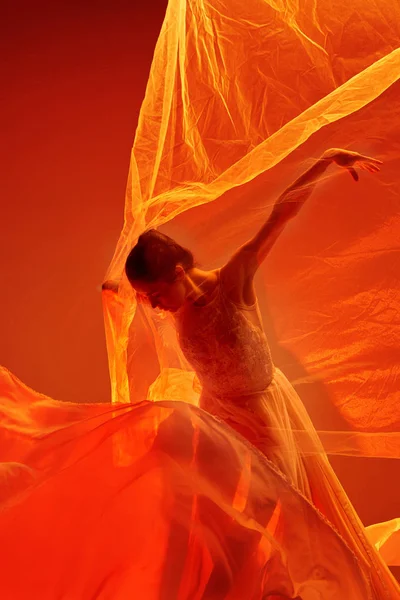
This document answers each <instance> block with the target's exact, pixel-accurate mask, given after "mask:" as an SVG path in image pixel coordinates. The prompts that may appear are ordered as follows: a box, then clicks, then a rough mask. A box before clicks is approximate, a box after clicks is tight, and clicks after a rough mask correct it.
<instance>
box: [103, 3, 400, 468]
mask: <svg viewBox="0 0 400 600" xmlns="http://www.w3.org/2000/svg"><path fill="white" fill-rule="evenodd" d="M399 17H400V7H399V5H398V4H397V3H392V2H389V1H388V0H376V1H374V2H368V3H366V2H357V3H351V5H349V3H346V2H344V1H339V2H336V3H335V5H334V7H333V5H332V4H331V3H330V2H327V1H325V0H321V1H319V2H317V1H315V2H303V1H299V2H266V1H264V0H250V1H249V2H245V3H243V2H240V1H237V2H235V1H231V0H229V1H228V0H226V1H220V0H216V1H214V0H213V1H212V2H190V1H185V0H171V1H170V2H169V4H168V8H167V12H166V16H165V20H164V23H163V26H162V30H161V33H160V36H159V39H158V42H157V45H156V49H155V53H154V59H153V63H152V67H151V72H150V76H149V81H148V85H147V90H146V95H145V98H144V101H143V105H142V108H141V112H140V118H139V125H138V129H137V132H136V136H135V141H134V145H133V149H132V156H131V165H130V171H129V180H128V186H127V195H126V203H125V224H124V228H123V231H122V234H121V237H120V240H119V242H118V246H117V249H116V252H115V255H114V258H113V261H112V263H111V265H110V268H109V270H108V273H107V274H106V279H113V280H115V279H117V280H119V279H121V278H122V279H121V284H120V287H119V295H118V296H116V295H115V294H113V293H112V292H109V291H104V292H103V300H104V311H105V318H106V331H107V342H108V352H109V360H110V373H111V382H112V396H113V401H114V402H117V401H123V402H126V401H130V402H137V401H139V400H141V399H143V398H146V397H149V394H150V398H152V399H157V397H158V398H163V397H165V395H166V394H167V396H168V397H170V396H171V389H172V388H171V386H175V388H176V386H177V387H178V388H180V392H179V394H180V399H182V400H190V401H192V402H196V394H195V393H193V386H190V385H189V386H188V382H190V381H192V379H193V373H192V372H191V369H190V367H188V365H187V364H186V363H185V361H184V360H183V358H182V356H181V355H180V352H179V349H178V347H177V343H176V339H175V338H174V332H173V328H172V326H171V325H170V323H168V319H165V318H162V316H160V315H156V314H154V311H153V312H151V311H150V312H149V311H146V310H145V309H143V308H142V307H139V308H137V307H136V305H135V298H134V297H133V295H132V292H131V291H130V289H129V286H128V285H127V282H126V279H125V278H124V276H123V266H124V261H125V258H126V256H127V253H128V252H129V250H130V248H131V247H132V246H133V244H134V243H135V241H136V239H137V237H138V235H139V234H140V233H141V232H142V231H143V230H144V229H146V228H149V227H160V226H163V225H164V230H165V231H166V232H167V233H169V234H170V235H172V237H175V238H176V239H177V241H179V242H181V243H185V244H187V245H188V246H189V247H190V248H191V249H192V250H194V252H195V255H196V256H197V258H198V260H199V261H200V263H201V264H202V265H204V266H205V267H211V266H218V265H220V264H222V263H223V261H224V260H226V259H227V258H228V257H229V255H230V254H231V253H232V252H233V251H234V250H235V249H236V248H237V247H238V246H239V245H240V244H241V243H243V242H244V241H246V239H248V238H249V237H250V236H251V235H253V234H254V233H255V232H256V230H257V228H258V227H260V226H261V225H262V223H263V222H264V220H265V219H266V218H267V216H268V214H269V210H270V209H271V207H272V204H273V202H274V200H275V199H276V197H277V195H278V194H279V193H280V192H281V191H282V190H283V189H284V188H285V186H287V185H288V184H289V183H291V181H292V180H293V179H294V178H295V176H297V175H298V174H299V173H300V172H302V171H303V170H305V168H307V167H308V166H310V164H312V161H313V160H314V159H316V158H318V156H319V155H320V154H321V153H322V151H323V150H325V149H326V148H327V147H332V146H335V147H345V148H351V149H355V150H358V151H361V152H364V153H367V154H370V155H373V156H376V157H378V158H380V159H381V160H383V161H384V166H383V168H382V171H381V173H380V175H379V176H378V177H375V178H371V177H368V176H366V175H364V174H363V175H364V176H363V177H361V181H360V182H359V183H358V184H355V183H354V182H353V181H352V180H351V178H350V177H349V176H348V174H347V173H341V172H339V170H338V169H336V170H335V169H334V168H332V169H331V170H330V171H329V173H328V175H327V176H326V178H325V181H324V182H322V183H320V186H319V188H318V189H317V191H316V192H315V193H314V195H313V196H312V197H311V199H310V200H309V201H308V204H307V206H305V207H304V208H303V210H302V211H301V213H299V215H298V216H297V217H296V219H295V220H294V221H292V222H291V223H290V225H288V227H287V230H286V231H285V232H284V233H283V234H282V236H281V238H280V240H279V241H278V243H277V245H276V247H275V248H274V250H273V252H272V253H271V255H270V256H269V257H268V259H267V261H266V262H265V264H264V265H263V268H262V269H261V274H260V276H259V279H258V282H257V285H258V292H259V295H260V299H261V305H262V309H263V316H264V323H265V326H266V329H267V333H268V335H269V337H270V339H271V342H272V345H273V348H274V347H275V354H276V356H278V357H279V356H281V357H283V359H282V358H281V361H282V360H283V364H285V360H286V362H287V364H288V370H289V375H290V378H291V380H292V381H293V383H294V384H295V385H298V386H301V395H302V397H303V398H304V399H305V401H306V402H307V396H310V397H311V396H312V389H313V386H314V387H315V385H317V384H320V383H322V384H323V388H324V394H323V395H324V397H325V399H326V402H327V403H328V404H329V405H330V406H331V408H332V410H331V414H334V417H333V420H332V422H331V423H330V424H327V423H320V424H317V426H318V428H319V429H320V430H321V434H323V432H326V433H324V434H323V435H325V436H326V437H327V438H329V441H328V439H327V450H328V451H330V452H332V453H335V452H337V453H344V454H346V453H348V454H366V455H375V456H394V455H396V456H398V455H399V452H400V450H399V448H400V440H399V436H398V434H397V433H396V432H397V431H398V430H399V424H400V409H399V408H398V403H396V393H397V389H398V380H397V377H398V369H399V366H398V365H399V361H398V342H399V338H398V330H399V329H398V328H399V300H398V293H397V286H398V274H397V271H398V248H399V246H398V238H399V202H398V194H399V180H398V169H399V153H398V139H399V133H400V103H399V96H400V93H399V92H400V88H399V84H398V81H397V80H398V77H399V74H400V50H397V49H396V48H397V46H398V42H399V38H400V30H399V23H400V18H399ZM396 265H397V267H396ZM144 356H145V358H146V359H145V360H143V357H144ZM289 356H290V359H289V358H288V357H289ZM396 356H397V358H396ZM139 357H140V358H139ZM180 376H181V383H183V382H185V385H177V382H178V381H179V377H180ZM160 377H161V379H160ZM149 387H151V390H150V393H149V391H148V390H149ZM175 388H174V387H173V389H175ZM299 389H300V388H299ZM155 390H157V394H156V393H155ZM183 390H186V391H183ZM172 395H173V394H172ZM317 412H318V410H317ZM335 430H336V431H337V432H338V431H349V430H350V431H352V432H355V431H358V432H360V436H359V437H358V438H357V439H356V438H354V435H353V438H352V439H353V441H352V442H351V443H350V444H349V443H348V440H349V439H350V438H349V436H348V435H347V436H346V439H345V438H344V437H343V435H342V434H336V435H334V433H333V432H334V431H335ZM328 431H329V433H328ZM366 434H367V435H366ZM369 434H371V435H369Z"/></svg>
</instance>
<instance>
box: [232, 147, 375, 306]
mask: <svg viewBox="0 0 400 600" xmlns="http://www.w3.org/2000/svg"><path fill="white" fill-rule="evenodd" d="M332 163H336V164H337V165H339V166H340V167H343V168H345V169H347V170H348V171H349V173H350V175H351V176H352V177H353V179H354V180H355V181H358V173H357V171H356V170H355V167H356V166H357V167H359V168H360V169H364V170H366V171H369V172H370V173H375V172H376V171H379V166H378V165H380V164H382V161H380V160H377V159H374V158H370V157H368V156H363V155H362V154H358V153H357V152H350V151H349V150H341V149H339V148H332V149H330V150H327V151H326V152H324V154H323V155H322V156H321V158H320V159H319V160H317V161H316V162H315V163H314V165H313V166H312V167H311V168H310V169H308V170H307V171H306V172H305V173H303V175H301V177H299V178H298V179H297V180H296V181H295V182H294V183H292V185H290V186H289V187H288V188H287V189H286V190H285V191H284V192H283V193H282V194H281V195H280V196H279V198H278V200H277V201H276V203H275V205H274V207H273V209H272V212H271V215H270V216H269V218H268V219H267V221H266V222H265V223H264V225H263V226H262V227H261V229H260V230H259V231H258V233H257V234H256V235H255V236H254V237H253V238H251V239H250V240H249V241H248V242H247V243H246V244H244V245H243V246H241V248H239V249H238V251H237V252H236V253H235V254H234V255H233V256H232V258H231V259H230V261H228V263H227V264H226V265H225V267H224V268H223V271H224V277H225V281H227V282H228V286H229V287H230V288H232V292H233V294H234V295H235V294H238V295H239V296H241V297H242V298H243V297H244V298H247V302H248V303H251V302H252V300H254V290H253V288H252V280H253V277H254V274H255V273H256V271H257V269H258V267H259V266H260V264H261V263H262V262H263V260H264V259H265V258H266V256H267V255H268V253H269V251H270V250H271V248H272V246H273V245H274V243H275V242H276V240H277V238H278V237H279V235H280V234H281V233H282V231H283V230H284V228H285V225H286V223H287V222H288V221H289V220H290V219H292V218H293V217H294V216H295V215H296V214H297V213H298V212H299V210H300V208H301V207H302V206H303V204H304V202H305V201H306V200H307V198H309V196H310V195H311V193H312V192H313V190H314V188H315V185H316V183H317V182H318V180H319V179H320V178H321V176H322V175H323V174H324V173H325V171H326V169H327V168H328V167H329V165H331V164H332ZM235 288H236V289H235Z"/></svg>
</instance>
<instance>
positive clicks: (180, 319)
mask: <svg viewBox="0 0 400 600" xmlns="http://www.w3.org/2000/svg"><path fill="white" fill-rule="evenodd" d="M219 274H220V271H218V275H219ZM176 324H177V331H178V339H179V343H180V346H181V348H182V351H183V353H184V355H185V357H186V358H187V360H188V361H189V363H190V364H191V365H192V367H193V369H194V370H195V371H196V373H197V376H198V378H199V380H200V382H201V384H202V386H203V391H205V392H208V393H212V394H216V395H218V396H220V397H221V396H222V397H226V396H235V397H236V396H237V397H238V396H245V395H248V394H254V393H256V392H261V391H263V390H265V389H266V388H267V387H268V385H269V383H270V382H271V379H272V373H273V363H272V360H271V353H270V348H269V344H268V340H267V338H266V335H265V333H264V331H263V328H262V323H261V317H260V313H259V310H258V305H257V303H256V304H255V305H254V306H253V307H244V306H241V305H237V304H235V303H234V302H232V301H231V300H230V299H229V298H228V297H227V296H226V294H225V293H224V290H223V285H222V284H221V280H220V276H219V277H218V284H217V289H216V291H215V293H214V295H213V297H212V299H211V300H210V302H208V303H207V304H206V305H205V306H195V305H193V304H192V305H189V306H185V307H184V308H183V309H181V310H180V311H178V313H176Z"/></svg>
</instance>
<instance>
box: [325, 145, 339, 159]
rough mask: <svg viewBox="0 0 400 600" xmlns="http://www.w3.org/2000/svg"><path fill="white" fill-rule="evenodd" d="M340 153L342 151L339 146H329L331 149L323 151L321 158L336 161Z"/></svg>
mask: <svg viewBox="0 0 400 600" xmlns="http://www.w3.org/2000/svg"><path fill="white" fill-rule="evenodd" d="M339 153H340V150H339V149H338V148H329V150H325V152H324V153H323V155H322V157H321V158H322V160H326V161H329V162H335V160H336V158H337V157H338V155H339Z"/></svg>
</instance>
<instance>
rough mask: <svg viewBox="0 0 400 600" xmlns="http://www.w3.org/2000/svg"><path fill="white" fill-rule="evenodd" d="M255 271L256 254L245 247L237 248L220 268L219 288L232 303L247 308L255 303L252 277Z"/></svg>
mask: <svg viewBox="0 0 400 600" xmlns="http://www.w3.org/2000/svg"><path fill="white" fill-rule="evenodd" d="M256 270H257V257H256V254H255V253H254V252H252V251H251V249H249V248H248V247H247V246H242V247H241V248H239V250H238V251H237V252H235V254H234V255H233V256H232V257H231V258H230V259H229V260H228V262H227V263H226V264H225V265H224V266H223V267H222V268H221V271H220V273H221V286H223V289H224V293H225V294H226V295H227V296H228V298H230V300H232V302H235V303H237V304H244V305H247V306H251V305H253V304H254V303H255V301H256V293H255V289H254V275H255V272H256Z"/></svg>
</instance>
